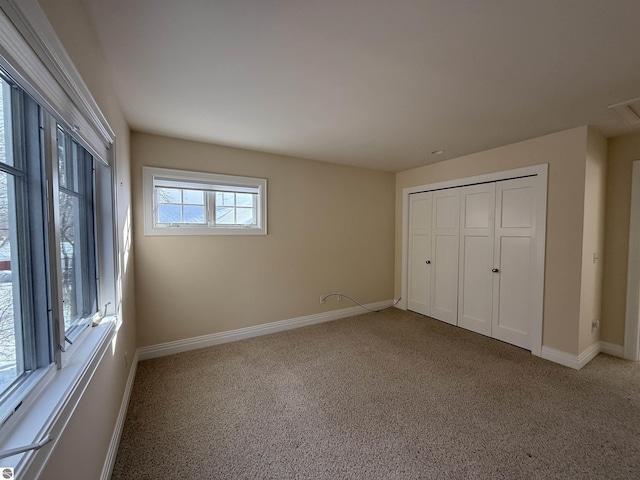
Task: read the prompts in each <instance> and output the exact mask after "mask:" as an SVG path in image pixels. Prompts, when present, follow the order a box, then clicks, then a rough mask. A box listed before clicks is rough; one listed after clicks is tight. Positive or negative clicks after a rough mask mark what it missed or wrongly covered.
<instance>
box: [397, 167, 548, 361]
mask: <svg viewBox="0 0 640 480" xmlns="http://www.w3.org/2000/svg"><path fill="white" fill-rule="evenodd" d="M548 171H549V166H548V164H546V163H544V164H540V165H532V166H530V167H522V168H514V169H511V170H503V171H500V172H493V173H487V174H483V175H476V176H473V177H465V178H458V179H454V180H447V181H444V182H437V183H431V184H427V185H417V186H415V187H407V188H404V189H403V190H402V273H401V277H400V285H401V289H400V291H401V296H402V300H401V301H400V303H399V305H398V307H399V308H402V309H403V310H406V309H407V302H408V299H407V295H408V285H409V268H408V261H409V254H408V251H409V195H411V194H412V193H419V192H425V191H430V190H438V189H442V188H455V187H460V186H463V185H470V184H477V183H483V182H495V181H499V180H508V179H510V178H517V177H523V176H527V175H536V176H537V180H538V181H537V188H536V194H537V202H538V206H539V208H536V213H537V217H536V245H535V255H536V258H537V260H538V261H537V262H534V266H533V272H532V277H533V282H532V286H531V290H532V297H533V298H534V299H535V300H534V301H533V309H532V315H531V317H532V318H531V331H530V336H531V353H532V354H533V355H536V356H542V353H541V349H542V325H543V306H544V263H545V247H546V238H547V234H546V228H547V221H546V219H547V188H548Z"/></svg>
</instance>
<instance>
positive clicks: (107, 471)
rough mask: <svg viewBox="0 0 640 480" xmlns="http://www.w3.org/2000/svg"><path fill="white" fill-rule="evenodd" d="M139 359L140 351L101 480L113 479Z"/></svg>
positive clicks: (131, 373)
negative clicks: (112, 475)
mask: <svg viewBox="0 0 640 480" xmlns="http://www.w3.org/2000/svg"><path fill="white" fill-rule="evenodd" d="M138 350H139V349H138ZM138 359H139V355H138V351H136V353H135V354H134V356H133V358H132V359H131V368H130V369H129V376H128V377H127V384H126V385H125V387H124V393H123V395H122V403H121V404H120V411H119V412H118V419H117V420H116V424H115V427H114V429H113V435H112V436H111V442H109V450H108V451H107V458H106V459H105V462H104V466H103V467H102V474H101V475H100V480H109V479H110V478H111V474H112V472H113V467H114V465H115V463H116V455H117V454H118V447H119V446H120V437H121V436H122V430H123V428H124V421H125V419H126V418H127V409H128V407H129V399H130V398H131V391H132V390H133V382H134V380H135V378H136V370H137V368H138Z"/></svg>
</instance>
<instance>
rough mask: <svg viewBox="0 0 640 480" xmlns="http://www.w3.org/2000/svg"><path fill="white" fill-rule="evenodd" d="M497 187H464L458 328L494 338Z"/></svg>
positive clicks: (489, 185) (461, 212)
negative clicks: (492, 327) (494, 258)
mask: <svg viewBox="0 0 640 480" xmlns="http://www.w3.org/2000/svg"><path fill="white" fill-rule="evenodd" d="M494 214H495V184H494V183H491V184H485V185H473V186H469V187H464V188H462V191H461V199H460V242H461V243H460V260H459V263H460V272H459V285H458V325H459V326H460V327H463V328H466V329H468V330H472V331H474V332H477V333H481V334H483V335H491V319H492V315H493V309H492V302H493V273H492V272H491V269H492V268H493V250H494Z"/></svg>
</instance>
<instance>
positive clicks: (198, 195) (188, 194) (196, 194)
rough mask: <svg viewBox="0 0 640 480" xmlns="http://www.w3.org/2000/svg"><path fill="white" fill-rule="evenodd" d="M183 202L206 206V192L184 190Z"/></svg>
mask: <svg viewBox="0 0 640 480" xmlns="http://www.w3.org/2000/svg"><path fill="white" fill-rule="evenodd" d="M182 195H183V197H184V198H183V201H184V203H189V204H192V205H204V192H203V191H202V190H183V191H182Z"/></svg>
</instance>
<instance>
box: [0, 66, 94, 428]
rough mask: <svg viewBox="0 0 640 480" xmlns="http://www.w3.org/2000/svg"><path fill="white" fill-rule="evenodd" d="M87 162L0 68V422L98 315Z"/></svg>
mask: <svg viewBox="0 0 640 480" xmlns="http://www.w3.org/2000/svg"><path fill="white" fill-rule="evenodd" d="M95 205H96V204H95V161H94V158H93V156H92V155H91V154H90V153H89V152H88V151H87V150H86V149H85V148H84V147H83V146H82V145H81V144H80V143H79V142H78V141H76V140H75V139H74V138H73V136H72V135H71V133H70V132H69V131H67V130H66V129H65V127H64V126H62V125H60V124H59V122H57V121H56V119H55V118H54V117H53V116H52V115H50V114H49V113H48V111H47V110H45V109H44V108H42V107H41V106H40V105H39V104H38V103H37V102H36V101H35V100H34V99H33V98H32V97H30V96H29V95H28V94H27V93H26V92H25V91H23V90H22V89H21V88H20V87H19V86H18V85H17V84H16V83H15V82H14V81H12V79H11V78H10V77H9V76H8V75H5V74H4V73H2V72H1V71H0V425H1V424H2V422H3V421H4V420H5V419H6V418H7V416H8V415H10V414H11V413H12V412H13V411H14V410H15V409H16V408H17V407H16V405H20V402H21V398H22V397H20V396H18V393H20V395H24V392H25V388H26V387H28V386H29V382H30V381H31V379H32V374H33V373H34V372H38V371H40V370H42V369H44V368H45V367H47V366H49V365H52V364H54V363H58V366H59V367H60V366H62V363H61V358H62V353H63V352H65V351H66V350H67V348H68V347H69V346H70V345H72V343H73V342H74V340H75V339H76V338H79V336H80V335H81V333H82V332H83V331H84V330H85V329H86V328H87V327H88V326H89V325H90V324H91V321H92V319H95V318H96V317H97V314H98V280H97V278H98V275H97V273H98V272H97V244H96V222H95Z"/></svg>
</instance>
